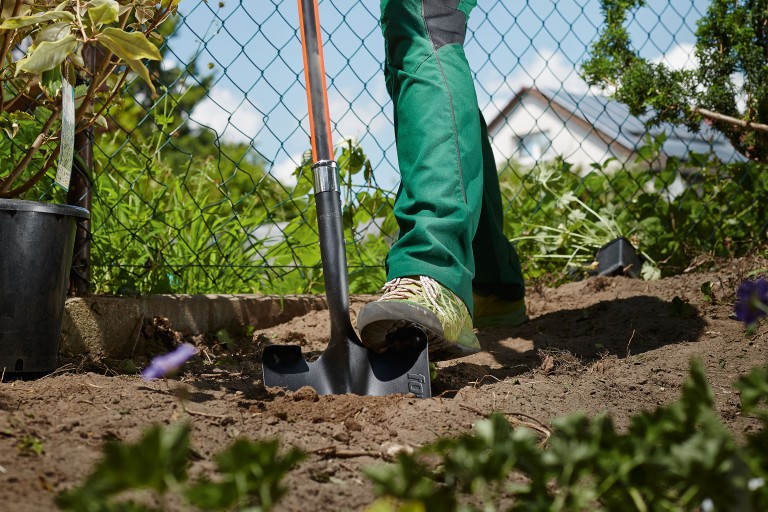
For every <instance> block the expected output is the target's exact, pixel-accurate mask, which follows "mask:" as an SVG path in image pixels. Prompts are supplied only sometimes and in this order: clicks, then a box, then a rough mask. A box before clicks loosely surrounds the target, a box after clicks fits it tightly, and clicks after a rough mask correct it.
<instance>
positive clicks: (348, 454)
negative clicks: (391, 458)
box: [309, 446, 381, 459]
mask: <svg viewBox="0 0 768 512" xmlns="http://www.w3.org/2000/svg"><path fill="white" fill-rule="evenodd" d="M309 453H311V454H313V455H319V456H320V457H322V458H324V459H354V458H356V457H373V458H375V459H380V458H381V453H379V452H376V451H373V450H345V449H341V448H339V447H338V446H326V447H324V448H318V449H317V450H312V451H311V452H309Z"/></svg>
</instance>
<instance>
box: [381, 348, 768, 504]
mask: <svg viewBox="0 0 768 512" xmlns="http://www.w3.org/2000/svg"><path fill="white" fill-rule="evenodd" d="M738 387H739V389H740V391H741V393H742V397H743V410H744V412H745V413H746V414H752V415H755V416H756V417H757V418H759V419H760V421H761V422H762V424H763V430H761V431H760V432H759V433H757V434H749V435H748V436H747V440H746V442H745V443H743V444H738V443H736V442H735V441H734V439H733V437H732V435H731V433H730V431H729V430H728V429H727V428H726V427H725V426H724V425H723V424H722V423H721V420H720V418H719V416H718V414H717V413H716V412H715V411H714V410H713V393H712V390H711V388H710V387H709V385H708V384H707V382H706V378H705V376H704V372H703V369H702V366H701V364H700V363H698V362H693V363H692V364H691V370H690V376H689V378H688V380H687V381H686V382H685V383H684V385H683V390H682V395H681V397H680V399H679V400H678V401H677V402H674V403H672V404H670V405H667V406H663V407H659V408H658V409H656V410H655V411H652V412H643V413H640V414H638V415H636V416H634V417H633V418H632V419H631V423H630V426H629V428H628V430H627V431H626V433H621V432H618V431H617V430H616V428H615V427H614V425H613V423H612V421H611V419H610V418H609V417H608V416H607V415H600V416H597V417H596V418H594V419H589V418H587V417H586V416H585V415H583V414H575V415H571V416H568V417H565V418H561V419H558V420H555V421H554V422H553V424H554V433H553V435H552V437H551V438H550V439H549V442H548V446H547V447H546V448H542V447H541V446H540V445H539V444H540V439H539V437H538V436H537V435H535V434H534V432H533V431H531V430H528V429H525V428H517V429H514V428H512V426H511V425H510V424H509V422H508V421H507V420H506V419H505V418H504V417H503V416H502V415H501V414H494V415H492V416H491V417H489V418H488V419H486V420H482V421H479V422H478V423H477V424H476V425H475V429H474V433H473V434H466V435H462V436H460V437H457V438H453V439H440V440H438V441H436V442H434V443H432V444H430V445H427V446H425V447H424V448H422V449H421V450H419V451H418V452H417V453H416V454H413V455H408V454H402V455H400V456H399V457H398V459H397V461H396V462H395V463H394V464H391V465H388V466H380V467H374V468H371V469H370V470H368V472H367V474H368V476H369V478H370V479H371V480H372V481H373V483H374V486H375V491H376V493H377V494H378V495H379V496H380V498H379V500H378V501H377V502H376V503H375V504H374V506H372V507H371V510H375V511H377V512H383V511H395V510H396V511H402V512H405V511H414V510H445V511H451V510H462V511H471V510H484V511H491V510H497V506H498V505H499V503H501V502H502V500H503V501H504V502H506V503H508V505H507V506H505V507H501V508H503V509H506V510H520V511H523V510H527V511H533V510H536V511H577V510H637V511H651V510H669V511H673V510H674V511H679V510H700V509H701V508H702V507H703V504H707V506H709V505H711V506H714V507H715V508H714V509H715V510H745V511H747V510H765V509H766V507H768V486H766V485H765V483H766V477H768V450H766V448H767V447H768V444H766V443H767V442H768V436H767V435H766V430H765V427H766V426H768V409H766V401H768V371H766V369H764V368H758V369H755V370H753V371H752V372H751V373H750V374H749V375H748V376H746V377H743V378H742V379H741V380H740V381H739V384H738ZM510 503H511V504H510ZM734 507H735V508H734Z"/></svg>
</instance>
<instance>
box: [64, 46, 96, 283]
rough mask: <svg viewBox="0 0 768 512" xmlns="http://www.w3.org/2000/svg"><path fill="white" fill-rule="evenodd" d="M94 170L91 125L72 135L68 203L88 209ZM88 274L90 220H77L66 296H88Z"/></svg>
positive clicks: (88, 56)
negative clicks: (72, 156) (73, 139)
mask: <svg viewBox="0 0 768 512" xmlns="http://www.w3.org/2000/svg"><path fill="white" fill-rule="evenodd" d="M83 58H84V60H85V62H86V66H87V67H88V69H89V71H91V72H93V71H94V70H95V69H96V52H95V51H94V48H93V47H92V46H90V45H88V46H86V47H85V48H84V49H83ZM92 171H93V128H88V129H86V130H83V131H81V132H79V133H77V134H76V135H75V158H74V161H73V163H72V182H71V183H70V187H69V191H68V192H67V203H68V204H71V205H75V206H80V207H82V208H85V209H87V210H88V211H91V204H92V201H91V200H92V197H91V188H92V183H91V175H92ZM90 276H91V221H90V219H79V220H78V221H77V232H76V234H75V245H74V249H73V256H72V267H71V269H70V273H69V295H88V291H89V287H90Z"/></svg>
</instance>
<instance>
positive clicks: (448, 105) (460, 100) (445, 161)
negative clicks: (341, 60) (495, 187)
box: [382, 0, 482, 311]
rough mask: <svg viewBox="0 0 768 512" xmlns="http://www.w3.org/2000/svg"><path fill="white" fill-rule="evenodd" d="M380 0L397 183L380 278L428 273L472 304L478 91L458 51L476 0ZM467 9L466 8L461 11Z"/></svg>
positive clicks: (479, 169)
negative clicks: (396, 231) (395, 235)
mask: <svg viewBox="0 0 768 512" xmlns="http://www.w3.org/2000/svg"><path fill="white" fill-rule="evenodd" d="M449 3H451V2H445V0H384V1H383V2H382V29H383V31H384V37H385V41H386V54H387V55H386V57H387V61H386V71H385V73H386V74H387V85H388V88H389V91H390V94H391V96H392V102H393V104H394V116H395V138H396V143H397V155H398V163H399V168H400V174H401V186H400V190H399V192H398V197H397V200H396V202H395V216H396V218H397V219H398V223H399V225H400V237H399V239H398V240H397V241H396V242H395V244H394V245H393V246H392V248H391V250H390V252H389V255H388V258H387V278H388V279H394V278H397V277H404V276H415V275H425V276H429V277H432V278H434V279H435V280H437V281H439V282H440V283H441V284H442V285H444V286H446V287H447V288H449V289H450V290H452V291H453V292H454V293H456V294H457V295H458V296H459V297H460V298H461V299H462V300H463V301H464V303H465V304H466V305H467V307H468V308H469V309H470V311H471V309H472V276H473V275H474V271H475V268H474V262H473V259H472V239H473V237H474V233H475V230H476V229H477V223H478V220H479V216H480V210H481V208H480V206H481V201H482V150H481V145H480V143H479V142H480V136H481V132H480V123H479V119H478V117H477V96H476V94H475V88H474V83H473V81H472V74H471V72H470V69H469V64H468V63H467V60H466V57H465V55H464V47H463V44H464V34H465V31H466V18H467V13H468V10H469V9H471V7H472V6H471V5H470V6H468V7H467V6H466V5H463V4H474V2H460V1H457V0H453V2H452V3H453V6H454V8H451V7H449V6H448V5H447V4H449ZM459 7H464V8H465V11H462V10H460V9H459Z"/></svg>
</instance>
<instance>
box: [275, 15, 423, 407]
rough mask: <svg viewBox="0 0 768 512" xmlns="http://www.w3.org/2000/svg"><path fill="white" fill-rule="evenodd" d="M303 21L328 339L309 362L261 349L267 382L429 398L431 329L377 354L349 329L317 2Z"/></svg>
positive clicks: (289, 349)
mask: <svg viewBox="0 0 768 512" xmlns="http://www.w3.org/2000/svg"><path fill="white" fill-rule="evenodd" d="M299 20H300V23H301V41H302V50H303V53H304V78H305V80H306V87H307V104H308V107H309V121H310V138H311V142H312V159H313V161H314V164H313V165H312V174H313V178H314V187H315V190H314V192H315V196H314V197H315V204H316V207H317V223H318V234H319V238H320V257H321V260H322V265H323V282H324V284H325V291H326V297H327V302H328V312H329V314H330V322H331V337H330V341H329V342H328V346H327V348H326V349H325V351H324V352H323V354H322V355H321V356H320V357H319V358H318V359H317V360H315V361H312V362H307V361H306V360H305V359H304V358H303V356H302V354H301V348H300V347H298V346H290V345H270V346H267V347H265V349H264V353H263V355H262V360H263V363H264V364H263V368H264V384H265V385H266V386H279V387H285V388H288V389H292V390H296V389H299V388H300V387H303V386H311V387H313V388H315V390H317V392H318V393H320V394H341V393H355V394H359V395H387V394H395V393H413V394H414V395H416V396H418V397H429V396H431V385H430V381H429V360H428V358H427V338H426V335H423V336H422V335H416V336H415V337H414V342H413V344H412V345H410V346H407V347H405V348H400V349H396V350H395V349H390V350H387V351H386V352H384V353H382V354H379V353H375V352H373V351H371V350H369V349H367V348H365V347H364V346H363V345H362V343H361V342H360V340H359V338H358V337H357V333H356V332H355V330H354V328H353V327H352V323H351V321H350V318H349V282H348V275H347V258H346V253H345V244H344V225H343V222H342V215H341V193H340V188H339V178H338V170H337V168H336V162H334V161H333V141H332V138H331V121H330V115H329V112H328V92H327V87H326V83H325V66H324V62H323V45H322V41H321V37H320V17H319V14H318V8H317V0H299ZM421 334H423V333H421Z"/></svg>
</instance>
